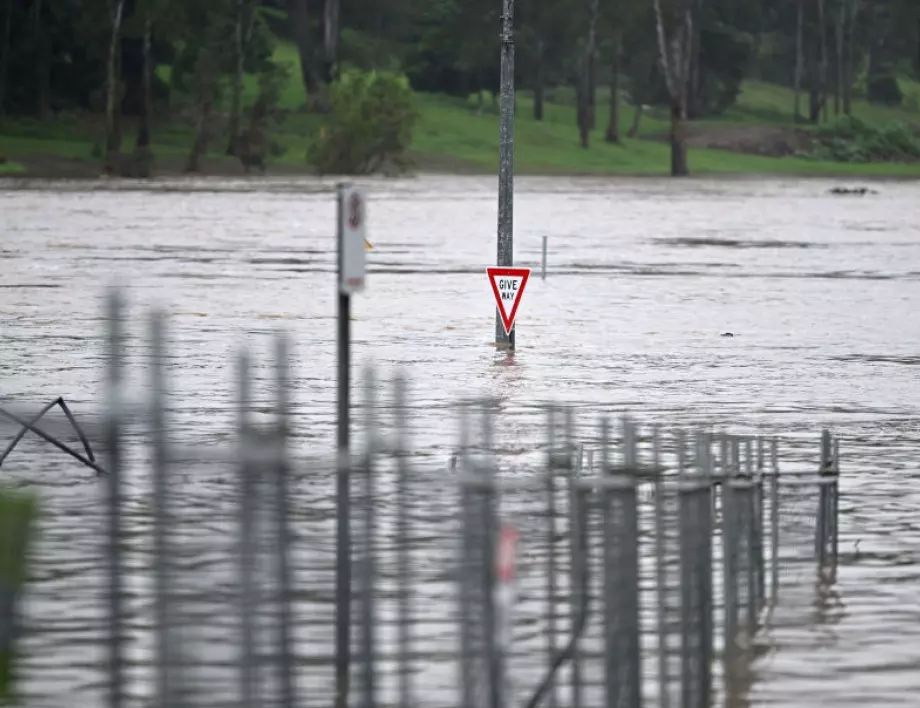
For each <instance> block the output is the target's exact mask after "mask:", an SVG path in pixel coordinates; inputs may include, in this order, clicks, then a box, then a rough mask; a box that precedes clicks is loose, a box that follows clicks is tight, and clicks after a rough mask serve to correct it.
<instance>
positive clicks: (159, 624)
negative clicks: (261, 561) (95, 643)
mask: <svg viewBox="0 0 920 708" xmlns="http://www.w3.org/2000/svg"><path fill="white" fill-rule="evenodd" d="M163 330H164V326H163V313H162V312H159V311H158V312H154V313H153V316H152V317H151V319H150V359H151V362H150V383H151V389H152V391H151V395H152V399H153V400H152V405H151V406H150V427H151V431H150V434H151V442H152V445H153V460H152V463H153V547H154V551H153V558H154V561H153V562H154V566H155V568H156V574H155V583H156V593H155V596H154V607H155V613H156V642H157V648H156V652H157V663H156V674H157V693H156V703H155V705H156V706H157V708H172V706H173V705H175V697H174V695H173V691H172V681H171V679H170V676H171V673H172V671H173V669H174V666H173V664H172V646H171V639H172V636H171V635H172V622H171V621H170V616H169V600H170V595H171V593H170V587H169V581H170V580H171V578H172V576H171V572H170V571H171V566H172V555H171V553H170V549H169V543H168V533H169V529H170V528H171V520H170V518H169V517H170V513H169V483H168V480H167V475H168V464H169V462H168V459H167V457H168V455H167V448H166V423H165V420H164V417H165V415H164V409H165V407H166V405H165V398H166V390H165V389H166V386H165V375H164V371H163V368H164V365H163V363H164V357H163Z"/></svg>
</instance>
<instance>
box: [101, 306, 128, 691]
mask: <svg viewBox="0 0 920 708" xmlns="http://www.w3.org/2000/svg"><path fill="white" fill-rule="evenodd" d="M106 304H107V313H106V314H107V320H108V330H109V331H108V359H109V360H108V367H107V368H108V371H107V377H106V383H107V389H108V390H107V391H106V394H107V396H106V411H105V438H106V448H107V452H108V465H107V467H108V471H109V474H108V477H107V481H108V485H107V487H108V489H107V492H108V499H107V502H108V507H109V509H108V511H109V514H108V539H107V542H108V544H107V545H108V548H107V550H108V556H109V588H108V590H109V592H108V594H109V597H108V600H109V627H108V629H109V636H108V640H109V652H108V653H109V656H108V659H109V706H110V708H122V706H123V705H124V704H125V695H124V688H125V686H124V684H125V681H124V666H125V662H124V655H123V654H122V646H123V637H122V622H123V616H124V610H123V605H122V571H123V568H122V548H121V504H122V495H121V494H122V489H121V472H122V470H121V463H122V449H121V443H122V433H123V432H124V431H123V430H122V411H121V410H120V408H121V406H122V390H121V389H122V386H123V385H124V382H123V375H124V372H123V365H124V341H123V338H124V329H123V327H122V314H123V308H124V306H123V303H122V299H121V293H120V292H119V291H118V290H111V291H110V292H109V295H108V298H107V303H106Z"/></svg>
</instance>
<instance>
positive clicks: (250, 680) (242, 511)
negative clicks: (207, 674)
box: [236, 351, 261, 708]
mask: <svg viewBox="0 0 920 708" xmlns="http://www.w3.org/2000/svg"><path fill="white" fill-rule="evenodd" d="M236 374H237V381H236V385H237V444H238V446H239V452H238V455H237V457H238V460H239V462H238V468H237V474H238V475H239V490H240V491H239V494H240V497H239V515H240V536H239V562H240V634H241V636H240V639H241V642H240V643H241V645H242V646H241V647H240V657H239V661H240V676H239V678H240V699H241V700H242V702H243V703H242V705H243V708H257V706H259V705H260V704H261V699H260V696H259V694H260V691H259V676H258V651H257V646H256V638H257V633H256V630H257V628H256V618H257V616H258V615H257V608H258V601H257V592H256V538H257V529H256V519H257V517H256V500H257V496H258V492H259V490H258V485H257V484H256V476H255V473H256V471H255V468H254V465H253V463H252V458H253V452H254V451H253V445H254V444H255V443H254V441H253V440H252V428H251V427H250V426H251V423H250V420H249V412H250V406H251V405H252V388H251V378H250V373H249V355H248V353H247V352H245V351H240V353H239V354H238V356H237V365H236Z"/></svg>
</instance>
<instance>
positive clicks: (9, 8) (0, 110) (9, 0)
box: [0, 0, 13, 118]
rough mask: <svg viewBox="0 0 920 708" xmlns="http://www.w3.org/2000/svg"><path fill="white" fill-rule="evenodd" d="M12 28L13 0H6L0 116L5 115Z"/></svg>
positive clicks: (0, 61)
mask: <svg viewBox="0 0 920 708" xmlns="http://www.w3.org/2000/svg"><path fill="white" fill-rule="evenodd" d="M12 29H13V0H6V6H5V8H4V13H3V34H2V35H0V42H2V44H0V118H2V117H3V116H4V115H5V108H4V104H5V99H6V74H7V67H8V66H9V62H10V38H11V36H12Z"/></svg>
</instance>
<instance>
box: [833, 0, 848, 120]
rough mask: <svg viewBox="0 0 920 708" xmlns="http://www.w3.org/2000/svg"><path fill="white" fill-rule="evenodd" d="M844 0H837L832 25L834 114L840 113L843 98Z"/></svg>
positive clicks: (845, 9)
mask: <svg viewBox="0 0 920 708" xmlns="http://www.w3.org/2000/svg"><path fill="white" fill-rule="evenodd" d="M846 4H847V3H846V0H837V15H836V17H835V18H834V19H835V25H834V29H835V32H834V38H835V40H836V49H835V50H834V68H835V70H836V71H835V72H834V74H835V81H834V115H835V116H839V115H840V101H841V100H842V98H843V81H844V78H843V77H844V71H843V29H844V26H845V24H846V16H847V8H846Z"/></svg>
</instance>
